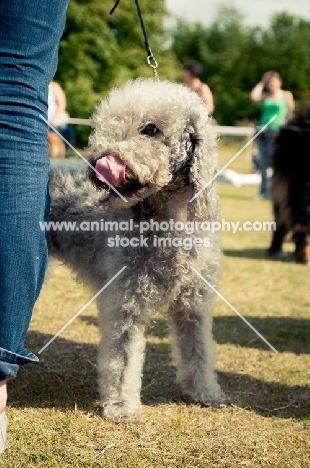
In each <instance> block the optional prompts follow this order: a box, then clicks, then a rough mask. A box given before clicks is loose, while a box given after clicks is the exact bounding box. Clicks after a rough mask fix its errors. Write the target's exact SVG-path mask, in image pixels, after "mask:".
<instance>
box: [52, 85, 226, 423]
mask: <svg viewBox="0 0 310 468" xmlns="http://www.w3.org/2000/svg"><path fill="white" fill-rule="evenodd" d="M93 121H94V130H93V132H92V135H91V136H90V141H89V148H90V151H91V154H92V156H91V158H90V162H91V164H92V165H93V166H94V167H96V164H97V163H98V161H101V162H102V160H103V158H107V157H108V158H112V160H113V161H117V162H118V163H120V164H121V165H123V167H124V168H126V169H125V175H124V177H123V179H122V181H121V182H120V183H119V184H117V187H116V188H117V190H118V192H119V193H121V194H122V195H123V196H124V197H125V198H126V200H127V202H125V201H124V200H123V199H122V198H120V197H119V196H118V195H117V194H116V193H115V192H114V191H113V190H111V191H110V192H107V191H106V190H105V188H106V185H105V183H103V182H101V181H100V180H99V178H98V177H97V175H96V173H95V172H93V171H92V170H90V171H89V172H90V174H89V177H90V179H91V180H92V182H93V184H95V185H96V186H97V187H98V188H99V189H102V190H103V192H102V191H101V192H98V191H97V190H95V189H94V187H93V185H92V184H91V182H90V181H89V179H88V178H87V177H86V176H85V174H81V173H79V172H75V173H72V172H71V173H70V172H67V173H64V172H62V173H59V172H57V171H54V172H52V176H51V189H50V190H51V195H52V205H51V214H50V220H51V221H71V222H77V223H79V222H81V221H85V220H86V221H89V222H93V221H99V220H104V221H116V222H117V223H121V222H123V221H128V220H130V219H132V220H133V222H134V224H135V225H136V226H137V227H136V228H135V230H133V231H128V232H117V233H115V232H100V231H87V232H85V231H81V230H80V231H76V232H70V231H59V230H58V231H56V230H55V231H52V232H50V252H51V254H52V255H54V256H57V257H58V258H60V259H62V260H64V261H65V262H66V263H67V264H68V265H69V266H70V267H71V268H72V269H73V270H74V271H75V272H76V273H77V275H78V277H79V278H80V279H81V280H82V281H85V282H86V283H88V284H89V285H90V286H91V287H92V288H93V290H94V291H96V292H97V291H98V290H99V289H100V288H102V286H103V285H104V284H105V283H106V282H107V281H108V280H109V279H110V278H112V277H113V275H115V274H116V273H117V272H118V271H119V270H120V269H121V268H122V267H123V266H127V268H126V269H125V270H124V272H123V273H122V275H121V276H119V277H118V278H117V280H115V281H114V282H113V283H112V284H110V285H109V287H108V288H107V289H106V290H105V291H104V292H103V293H102V294H101V295H100V296H99V299H98V307H99V311H100V314H99V316H100V327H101V330H102V339H101V343H100V347H99V358H98V368H99V381H100V393H101V400H102V404H103V408H104V416H105V417H106V418H108V419H112V420H115V421H136V420H138V419H139V416H140V406H141V403H140V390H141V375H142V366H143V359H144V348H145V338H144V331H145V327H146V325H147V324H148V323H149V322H150V321H151V320H152V318H153V317H154V316H155V314H157V312H159V311H160V312H164V313H165V314H166V316H167V317H168V320H169V323H170V326H171V330H172V333H173V336H174V339H173V344H174V346H173V348H174V349H175V351H176V352H175V354H176V359H177V380H178V382H179V384H180V386H181V388H182V391H183V394H184V395H185V396H186V397H187V398H189V399H190V400H192V401H197V402H201V403H203V404H214V403H219V402H221V401H223V399H224V395H223V393H222V391H221V389H220V387H219V385H218V383H217V378H216V374H215V371H214V343H213V338H212V319H211V307H212V302H213V298H214V297H213V296H214V295H213V293H212V291H210V289H209V288H208V287H207V286H206V284H205V283H204V282H203V281H202V280H201V279H200V278H199V277H198V276H197V274H196V273H195V272H194V271H193V270H192V269H191V266H193V267H195V268H196V269H197V270H198V271H199V272H200V273H201V274H202V275H203V276H204V277H205V278H206V279H207V280H208V281H209V282H210V283H211V284H213V285H216V284H217V281H218V275H219V268H220V258H221V253H220V239H219V234H218V233H216V234H215V233H211V232H205V231H203V232H202V231H199V230H198V231H197V230H196V231H195V232H194V233H193V234H191V235H190V236H189V235H188V234H186V233H185V232H184V231H176V232H170V231H169V232H168V231H165V232H161V231H158V232H156V231H153V232H148V233H147V237H148V247H145V246H139V247H127V248H122V247H118V248H117V247H108V245H107V239H108V237H115V235H116V234H119V235H120V236H126V237H127V238H132V237H138V238H139V236H140V233H139V227H138V225H139V223H141V222H143V221H147V220H150V219H153V220H154V221H157V222H163V221H168V222H169V221H170V220H171V219H172V220H174V222H177V221H179V222H182V223H185V222H195V221H196V222H203V221H204V222H208V221H209V222H212V221H216V220H218V217H219V208H218V199H217V196H216V194H215V189H214V186H213V184H212V185H210V186H208V187H207V188H206V189H205V190H204V191H203V192H202V193H201V194H200V195H199V196H198V197H197V198H196V199H195V200H194V201H193V202H189V200H190V199H191V197H193V195H194V194H196V193H197V192H198V191H199V190H200V189H201V188H202V187H203V185H204V184H206V183H207V182H208V181H210V180H211V179H212V177H213V176H214V174H215V172H216V170H217V156H216V154H217V153H216V146H217V145H216V135H215V133H214V130H213V128H212V126H211V124H210V116H209V114H208V111H207V109H206V107H205V105H204V104H203V102H202V101H201V100H200V98H199V97H198V96H197V95H196V94H195V93H193V92H192V91H190V90H188V89H187V88H186V87H185V86H183V85H179V84H174V83H170V82H156V81H155V80H152V79H139V80H136V81H132V82H129V83H127V84H126V85H125V86H124V87H122V88H119V89H113V90H112V91H111V93H110V95H109V96H108V98H107V99H105V100H103V101H102V102H101V103H100V104H99V106H98V108H97V110H96V112H95V114H94V116H93ZM103 162H104V163H105V161H103ZM85 172H86V171H85ZM111 180H114V179H113V176H112V175H111ZM196 227H197V226H196ZM206 235H207V237H208V238H209V241H210V246H209V247H205V246H196V247H195V246H194V247H193V248H192V249H185V248H183V247H173V246H171V247H156V246H154V238H155V236H157V238H156V239H157V241H158V238H161V237H165V238H167V239H168V238H170V240H171V239H172V238H175V237H177V238H179V240H180V238H181V239H182V240H184V239H185V238H188V237H191V238H193V237H196V238H197V237H206ZM167 239H166V240H167ZM165 242H166V241H165ZM178 242H179V241H178ZM198 243H199V241H198Z"/></svg>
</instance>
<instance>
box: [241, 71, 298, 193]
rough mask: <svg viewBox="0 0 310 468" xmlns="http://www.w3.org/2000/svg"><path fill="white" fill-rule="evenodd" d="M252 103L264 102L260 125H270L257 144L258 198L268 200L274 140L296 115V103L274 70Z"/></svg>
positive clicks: (255, 91) (263, 80)
mask: <svg viewBox="0 0 310 468" xmlns="http://www.w3.org/2000/svg"><path fill="white" fill-rule="evenodd" d="M250 98H251V100H252V101H260V102H262V112H261V117H260V120H259V125H260V126H264V125H266V124H268V122H270V120H271V119H272V118H274V120H273V121H272V122H271V123H270V124H269V125H268V127H267V128H266V130H265V131H263V132H262V133H261V134H260V135H259V136H258V137H257V144H258V149H259V155H260V171H261V176H262V181H261V187H260V192H259V195H258V197H259V198H262V199H266V198H267V197H268V190H267V169H268V167H269V166H271V164H272V162H271V156H272V151H273V144H274V140H275V138H276V136H277V132H278V130H279V128H280V127H281V126H282V125H283V124H284V123H285V122H286V121H287V120H288V119H290V118H291V117H293V115H294V111H295V102H294V98H293V95H292V93H291V92H290V91H285V90H283V89H282V79H281V76H280V75H279V73H277V72H276V71H273V70H269V71H267V72H266V73H265V74H264V75H263V76H262V78H261V80H260V81H259V83H257V84H256V85H255V86H254V88H253V89H252V91H251V94H250Z"/></svg>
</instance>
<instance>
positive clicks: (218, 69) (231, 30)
mask: <svg viewBox="0 0 310 468" xmlns="http://www.w3.org/2000/svg"><path fill="white" fill-rule="evenodd" d="M139 4H140V8H141V11H142V14H143V19H144V22H145V26H146V31H147V35H148V39H149V43H150V45H151V49H152V52H153V54H154V56H155V58H156V60H157V62H158V65H159V66H158V74H159V78H160V79H161V80H164V79H169V80H172V81H180V82H182V66H183V64H184V63H185V62H186V61H188V60H198V61H200V62H201V63H202V65H203V67H204V73H203V76H202V79H203V81H205V82H207V83H208V84H209V86H210V88H211V90H212V92H213V94H214V99H215V112H214V118H215V119H216V120H217V122H218V124H220V125H236V124H237V125H238V124H246V123H247V122H249V121H251V122H255V121H256V120H257V118H258V117H259V113H260V106H259V105H258V104H254V103H251V102H250V100H249V92H250V90H251V89H252V88H253V86H254V85H255V84H256V83H257V82H258V81H259V80H260V78H261V76H262V75H263V74H264V72H265V71H266V70H269V69H273V70H277V71H278V72H279V73H280V74H281V76H282V78H283V87H284V89H289V90H291V91H292V93H293V95H294V97H295V99H296V101H297V104H298V103H304V102H305V101H309V100H310V54H309V44H310V22H309V21H306V20H304V19H301V18H299V17H297V16H292V15H290V14H287V13H286V12H282V13H279V14H276V15H275V16H273V17H272V19H271V21H270V24H269V25H268V27H267V28H265V29H264V28H262V27H248V26H246V25H245V24H244V19H243V15H242V12H240V11H239V10H237V9H236V8H233V7H228V6H226V5H225V4H220V5H219V7H218V14H217V17H216V18H215V20H214V22H213V23H212V24H211V25H210V26H203V25H202V24H200V23H190V22H187V21H185V20H180V19H178V18H171V16H170V18H169V16H168V13H167V10H166V6H165V0H158V1H156V2H149V1H147V0H140V2H139ZM112 6H113V2H111V3H110V2H102V1H101V0H71V1H70V3H69V7H68V14H67V22H66V27H65V31H64V34H63V38H62V40H61V44H60V52H59V65H58V70H57V74H56V77H55V80H56V81H58V82H59V83H60V84H61V85H62V86H63V88H64V90H65V92H66V94H67V98H68V111H69V113H70V115H71V117H79V118H88V117H90V115H91V114H92V112H93V110H94V107H95V106H96V104H97V103H98V101H99V100H100V99H102V98H103V97H104V96H105V95H106V93H107V92H108V91H109V89H110V88H111V87H112V86H117V85H120V84H122V83H124V82H126V81H127V80H128V79H134V78H137V77H139V76H143V77H151V76H153V73H152V69H151V68H150V66H149V65H148V64H147V60H146V59H147V57H146V50H145V46H144V38H143V34H142V29H141V26H140V23H139V18H138V14H137V10H136V6H135V2H134V1H133V0H122V1H121V2H120V4H119V6H118V7H117V9H116V10H115V12H114V13H113V15H110V14H109V11H110V9H111V8H112ZM167 20H169V21H167ZM171 24H173V25H172V26H171ZM86 133H88V129H84V133H83V132H79V141H78V142H77V143H81V142H83V143H86V141H87V135H86Z"/></svg>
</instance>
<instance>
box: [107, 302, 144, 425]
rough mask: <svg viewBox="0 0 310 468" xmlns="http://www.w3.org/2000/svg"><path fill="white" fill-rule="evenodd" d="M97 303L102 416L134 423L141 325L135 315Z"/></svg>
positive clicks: (137, 413)
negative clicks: (99, 322)
mask: <svg viewBox="0 0 310 468" xmlns="http://www.w3.org/2000/svg"><path fill="white" fill-rule="evenodd" d="M114 297H115V296H114ZM100 302H101V301H99V309H100V316H101V317H100V319H101V329H102V338H101V341H100V345H99V355H98V370H99V388H100V396H101V403H102V406H103V415H104V417H105V418H107V419H110V420H113V421H115V422H126V421H127V422H138V421H139V419H140V410H141V402H140V391H141V377H142V366H143V361H144V350H145V338H144V325H142V324H141V323H139V321H138V317H137V316H132V315H130V314H128V313H126V311H119V310H118V311H117V310H116V309H115V308H114V310H111V309H110V310H109V304H108V301H104V300H103V301H102V303H100ZM115 302H116V303H117V300H116V301H115Z"/></svg>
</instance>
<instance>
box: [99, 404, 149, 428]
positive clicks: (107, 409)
mask: <svg viewBox="0 0 310 468" xmlns="http://www.w3.org/2000/svg"><path fill="white" fill-rule="evenodd" d="M103 417H104V418H105V419H107V420H108V421H114V422H116V423H123V422H129V423H138V422H140V421H141V408H140V407H138V408H132V407H128V406H126V405H124V404H122V403H112V404H109V403H108V404H106V405H104V407H103Z"/></svg>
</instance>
